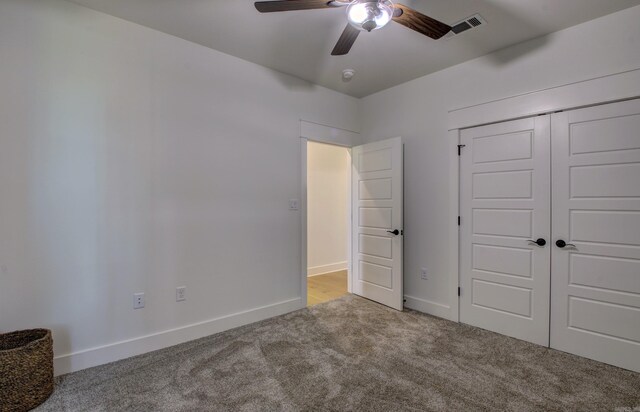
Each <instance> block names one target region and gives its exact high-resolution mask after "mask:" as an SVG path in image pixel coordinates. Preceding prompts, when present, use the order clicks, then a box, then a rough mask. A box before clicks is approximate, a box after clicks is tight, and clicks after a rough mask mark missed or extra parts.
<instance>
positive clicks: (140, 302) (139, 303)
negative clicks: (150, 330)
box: [133, 293, 144, 309]
mask: <svg viewBox="0 0 640 412" xmlns="http://www.w3.org/2000/svg"><path fill="white" fill-rule="evenodd" d="M133 308H134V309H142V308H144V293H134V294H133Z"/></svg>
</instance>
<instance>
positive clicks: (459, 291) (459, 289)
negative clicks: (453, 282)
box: [458, 287, 460, 296]
mask: <svg viewBox="0 0 640 412" xmlns="http://www.w3.org/2000/svg"><path fill="white" fill-rule="evenodd" d="M458 296H460V287H458Z"/></svg>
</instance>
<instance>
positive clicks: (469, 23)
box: [444, 14, 487, 39]
mask: <svg viewBox="0 0 640 412" xmlns="http://www.w3.org/2000/svg"><path fill="white" fill-rule="evenodd" d="M485 24H487V21H486V20H485V19H483V18H482V16H480V15H479V14H474V15H473V16H471V17H467V18H466V19H464V20H461V21H459V22H457V23H455V24H454V25H453V26H452V27H451V31H450V32H449V33H447V34H446V35H445V36H444V38H445V39H450V38H452V37H454V36H457V35H458V34H460V33H463V32H465V31H467V30H469V29H473V28H475V27H478V26H484V25H485Z"/></svg>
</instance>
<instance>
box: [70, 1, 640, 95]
mask: <svg viewBox="0 0 640 412" xmlns="http://www.w3.org/2000/svg"><path fill="white" fill-rule="evenodd" d="M73 1H74V2H75V3H78V4H81V5H84V6H87V7H90V8H92V9H94V10H98V11H102V12H104V13H107V14H111V15H113V16H116V17H120V18H123V19H125V20H129V21H132V22H134V23H138V24H141V25H143V26H147V27H150V28H153V29H156V30H159V31H162V32H165V33H168V34H172V35H174V36H177V37H181V38H183V39H186V40H190V41H192V42H195V43H199V44H201V45H203V46H207V47H210V48H212V49H215V50H219V51H221V52H224V53H227V54H230V55H233V56H237V57H240V58H242V59H245V60H248V61H251V62H254V63H257V64H260V65H262V66H266V67H269V68H272V69H275V70H278V71H280V72H284V73H288V74H291V75H294V76H296V77H299V78H302V79H305V80H307V81H310V82H312V83H315V84H318V85H321V86H325V87H328V88H330V89H334V90H337V91H340V92H343V93H346V94H349V95H352V96H355V97H363V96H366V95H369V94H372V93H375V92H377V91H380V90H383V89H386V88H388V87H392V86H395V85H397V84H400V83H404V82H406V81H409V80H412V79H415V78H417V77H420V76H424V75H426V74H429V73H433V72H436V71H438V70H442V69H444V68H446V67H450V66H453V65H456V64H458V63H462V62H464V61H467V60H470V59H473V58H475V57H479V56H482V55H484V54H487V53H490V52H492V51H495V50H498V49H501V48H504V47H507V46H510V45H512V44H516V43H520V42H522V41H525V40H529V39H532V38H535V37H538V36H542V35H544V34H547V33H551V32H554V31H557V30H561V29H563V28H567V27H570V26H573V25H576V24H579V23H582V22H585V21H588V20H592V19H595V18H597V17H600V16H604V15H606V14H609V13H613V12H615V11H618V10H622V9H625V8H628V7H632V6H635V5H638V4H640V0H402V3H403V4H406V5H407V6H409V7H412V8H414V9H416V10H418V11H420V12H422V13H424V14H427V15H429V16H431V17H434V18H436V19H438V20H441V21H443V22H444V23H447V24H453V23H455V22H458V21H459V20H462V19H463V18H466V17H469V16H471V15H473V14H475V13H479V14H480V15H481V16H482V17H484V18H485V20H486V21H487V25H486V26H480V27H478V28H475V29H473V30H469V31H467V32H465V33H462V34H460V35H458V36H455V37H454V38H452V39H449V40H444V39H440V40H437V41H436V40H431V39H429V38H427V37H425V36H422V35H420V34H418V33H416V32H414V31H412V30H409V29H407V28H405V27H403V26H401V25H399V24H396V23H390V24H389V25H388V26H386V27H384V28H382V29H380V30H376V31H373V32H371V33H362V34H361V35H360V36H359V37H358V40H357V41H356V43H355V45H354V46H353V48H352V49H351V52H350V53H349V54H348V55H346V56H331V55H330V54H331V50H332V49H333V46H334V45H335V42H336V41H337V39H338V38H339V37H340V34H341V33H342V30H343V29H344V26H345V24H346V15H345V9H344V8H336V9H322V10H308V11H290V12H283V13H269V14H260V13H258V11H257V10H256V9H255V8H254V6H253V1H249V0H73ZM347 68H348V69H355V71H356V74H355V77H354V78H353V80H351V81H350V82H348V83H345V82H343V81H342V70H344V69H347Z"/></svg>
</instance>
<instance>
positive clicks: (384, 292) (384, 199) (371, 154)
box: [351, 137, 403, 310]
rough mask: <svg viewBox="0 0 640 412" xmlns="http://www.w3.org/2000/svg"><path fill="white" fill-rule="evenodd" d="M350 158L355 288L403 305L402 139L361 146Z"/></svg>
mask: <svg viewBox="0 0 640 412" xmlns="http://www.w3.org/2000/svg"><path fill="white" fill-rule="evenodd" d="M351 159H352V177H353V184H352V203H351V207H352V225H353V230H352V236H353V240H352V259H351V262H352V265H353V268H352V271H353V275H352V276H353V293H355V294H356V295H360V296H362V297H365V298H367V299H371V300H374V301H376V302H379V303H382V304H383V305H387V306H390V307H392V308H394V309H397V310H402V307H403V295H402V238H403V236H402V235H403V216H402V212H403V209H402V207H403V206H402V186H403V182H402V170H403V169H402V168H403V166H402V161H403V159H402V140H401V139H400V138H399V137H396V138H393V139H388V140H383V141H381V142H375V143H369V144H365V145H362V146H356V147H354V148H353V149H352V152H351Z"/></svg>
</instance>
